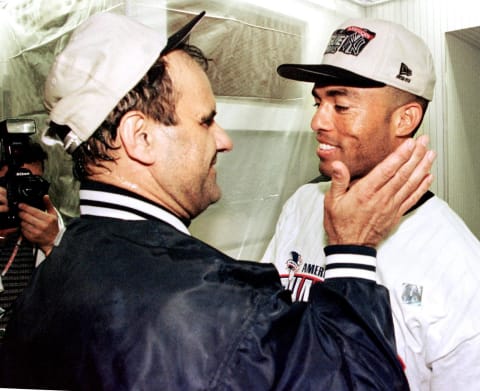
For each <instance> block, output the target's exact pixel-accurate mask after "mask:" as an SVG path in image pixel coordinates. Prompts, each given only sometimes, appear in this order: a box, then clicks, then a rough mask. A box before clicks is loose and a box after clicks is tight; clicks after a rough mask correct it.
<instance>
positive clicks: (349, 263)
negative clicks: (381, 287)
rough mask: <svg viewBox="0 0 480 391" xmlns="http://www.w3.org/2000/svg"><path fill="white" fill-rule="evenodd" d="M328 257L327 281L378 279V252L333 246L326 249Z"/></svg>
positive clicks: (358, 247)
mask: <svg viewBox="0 0 480 391" xmlns="http://www.w3.org/2000/svg"><path fill="white" fill-rule="evenodd" d="M324 251H325V255H326V266H325V279H329V278H347V277H355V278H363V279H367V280H372V281H376V279H377V273H376V270H377V258H376V256H377V250H375V249H374V248H372V247H365V246H356V245H333V246H327V247H325V249H324Z"/></svg>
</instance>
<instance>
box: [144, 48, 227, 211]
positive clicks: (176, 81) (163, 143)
mask: <svg viewBox="0 0 480 391" xmlns="http://www.w3.org/2000/svg"><path fill="white" fill-rule="evenodd" d="M166 61H167V69H168V72H169V76H170V78H171V80H172V83H173V86H174V89H175V96H176V117H177V124H176V125H173V126H166V125H162V124H158V123H157V124H154V125H152V126H157V127H158V128H159V131H158V132H155V134H156V137H157V142H158V144H157V145H158V155H157V156H158V159H157V163H156V164H155V166H154V167H152V170H154V173H153V175H154V177H156V178H157V179H158V182H159V183H161V186H162V188H163V190H164V191H165V192H166V193H168V195H169V197H171V199H173V200H174V202H175V203H176V204H177V206H178V208H176V209H177V210H176V212H177V214H179V215H181V216H183V217H188V218H193V217H195V216H197V215H198V214H199V213H201V212H202V211H203V210H204V209H206V208H207V207H208V206H209V205H210V204H211V203H213V202H216V201H217V200H218V199H219V198H220V196H221V191H220V188H219V186H218V184H217V182H216V169H215V166H214V165H215V163H216V160H217V153H218V152H226V151H230V150H231V149H232V147H233V146H232V142H231V140H230V138H229V137H228V135H227V134H226V133H225V131H224V130H223V129H222V128H221V127H220V126H219V125H218V124H217V123H216V122H215V115H216V104H215V98H214V95H213V92H212V89H211V86H210V82H209V80H208V78H207V75H206V74H205V72H204V71H203V69H202V68H201V67H200V66H199V65H198V64H197V63H196V62H195V61H194V60H193V59H192V58H191V57H189V56H188V55H187V54H186V53H184V52H182V51H174V52H172V53H170V54H168V55H167V56H166Z"/></svg>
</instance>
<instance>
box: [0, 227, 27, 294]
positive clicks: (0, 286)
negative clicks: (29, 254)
mask: <svg viewBox="0 0 480 391" xmlns="http://www.w3.org/2000/svg"><path fill="white" fill-rule="evenodd" d="M22 241H23V235H22V234H20V236H19V237H18V239H17V242H16V243H15V246H14V247H13V250H12V253H11V254H10V258H8V261H7V264H6V265H5V267H4V268H3V270H2V273H1V274H0V293H1V292H3V291H4V290H5V288H4V287H3V283H2V277H5V275H6V274H7V272H8V269H10V266H12V263H13V261H14V260H15V257H16V256H17V253H18V249H19V248H20V246H21V245H22Z"/></svg>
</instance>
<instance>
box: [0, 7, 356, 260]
mask: <svg viewBox="0 0 480 391" xmlns="http://www.w3.org/2000/svg"><path fill="white" fill-rule="evenodd" d="M324 3H326V4H329V6H328V7H326V6H322V5H312V3H311V2H310V1H306V0H283V1H281V2H279V1H267V0H259V1H256V2H253V1H250V0H237V1H230V2H226V1H220V0H216V1H211V0H210V1H206V0H205V1H191V0H183V1H182V0H175V1H166V0H165V1H160V0H146V1H139V0H131V1H115V0H102V1H100V0H78V1H73V0H70V1H68V0H67V1H66V0H57V1H55V0H53V1H52V0H15V1H9V0H6V1H5V0H3V1H1V2H0V82H1V84H0V119H4V118H11V117H26V118H34V119H35V120H36V122H37V128H38V133H40V132H41V131H42V130H43V129H44V128H45V127H46V121H47V116H46V113H45V111H44V107H43V102H42V95H43V84H44V81H45V77H46V75H47V72H48V70H49V68H50V66H51V64H52V62H53V59H54V57H55V55H56V54H57V53H59V52H60V51H61V49H62V48H63V47H64V46H65V44H66V42H68V38H69V36H70V34H71V32H72V31H73V30H74V29H75V28H76V27H77V26H78V25H79V24H81V23H82V22H83V21H84V20H85V19H86V18H87V17H88V16H90V15H92V14H94V13H97V12H104V11H111V12H117V13H123V14H127V15H129V16H131V17H134V18H135V19H137V20H139V21H141V22H142V23H144V24H146V25H149V26H151V27H153V28H156V29H160V28H164V22H165V21H166V22H167V29H168V31H169V32H172V31H174V30H175V29H176V28H178V26H179V25H181V24H183V23H184V22H185V21H186V20H188V19H189V18H191V17H192V15H194V14H197V13H198V12H200V11H202V10H206V12H207V17H206V18H205V20H204V21H202V23H200V25H199V26H197V28H196V29H195V30H194V32H193V34H192V36H191V41H190V42H191V43H192V44H195V45H197V46H199V47H200V48H201V49H202V50H203V51H204V52H205V54H206V55H207V57H208V58H210V59H211V61H210V67H209V71H208V74H209V77H210V79H211V81H212V86H213V89H214V92H215V94H216V96H217V98H218V99H217V101H218V102H217V111H218V117H217V119H218V122H219V123H220V125H221V126H223V127H224V128H225V129H226V130H227V132H228V133H229V134H230V136H231V137H232V139H233V141H234V150H233V151H232V152H230V153H228V154H222V155H221V156H219V160H218V163H217V171H218V182H219V183H220V185H221V187H222V189H223V198H222V199H221V200H220V201H219V202H218V203H217V204H215V205H212V206H211V207H210V208H209V209H208V210H207V211H206V212H204V213H203V214H202V215H201V216H199V217H198V218H197V219H195V220H194V221H193V223H192V225H191V231H192V233H193V234H194V235H196V236H198V237H200V238H201V239H203V240H205V241H206V242H208V243H210V244H212V245H214V246H216V247H219V248H220V249H222V250H224V251H226V252H227V253H229V254H230V255H232V256H234V257H237V258H243V259H259V258H260V257H261V255H262V253H263V251H264V249H265V247H266V245H267V243H268V241H269V239H270V237H271V235H272V233H273V229H274V226H275V222H276V219H277V217H278V215H279V213H280V208H281V206H282V205H283V203H284V202H285V200H286V199H287V198H288V197H289V196H290V195H291V194H292V193H293V192H294V191H295V190H296V188H298V186H300V185H301V184H303V183H306V182H308V181H309V180H311V179H313V178H314V177H316V176H317V175H318V171H317V166H318V161H317V158H316V156H315V145H316V141H315V138H314V136H313V133H312V132H311V130H310V127H309V122H310V118H311V115H312V114H313V110H314V109H313V107H312V104H313V100H312V98H311V93H310V91H311V88H312V86H311V85H310V86H309V85H307V84H306V83H297V82H292V81H288V80H283V79H282V78H280V77H279V76H278V75H277V74H276V67H277V66H278V65H279V64H281V63H286V62H315V61H319V59H320V58H321V55H322V52H323V48H324V47H325V45H326V42H327V40H328V37H329V35H330V33H331V31H332V29H333V28H334V27H335V26H337V25H338V24H339V23H340V22H341V21H342V20H343V19H345V18H347V17H352V16H360V15H361V14H360V12H361V11H359V10H356V9H353V8H352V6H351V5H350V7H346V8H342V5H343V1H342V0H335V1H333V2H332V1H329V2H328V1H325V2H324ZM38 133H37V135H35V137H37V138H38V136H39V134H38ZM48 154H49V159H48V163H47V167H46V177H47V179H49V180H50V181H51V183H52V186H51V190H50V195H51V197H52V199H53V202H54V203H55V205H56V206H57V207H58V208H59V210H60V211H61V213H62V214H63V215H64V216H65V217H66V219H67V220H68V219H69V218H71V217H74V216H76V215H77V214H78V194H77V190H78V183H76V181H75V180H74V179H73V177H72V175H71V162H70V158H69V156H68V155H66V154H65V153H64V152H63V150H62V149H61V148H60V147H59V146H49V147H48ZM321 224H322V222H319V226H320V225H321Z"/></svg>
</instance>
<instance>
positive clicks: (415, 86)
mask: <svg viewBox="0 0 480 391" xmlns="http://www.w3.org/2000/svg"><path fill="white" fill-rule="evenodd" d="M277 72H278V74H279V75H280V76H283V77H285V78H287V79H293V80H299V81H308V82H313V83H315V84H318V85H344V86H353V87H382V86H385V85H389V86H392V87H396V88H398V89H400V90H404V91H408V92H410V93H412V94H414V95H417V96H421V97H423V98H425V99H427V100H429V101H431V100H432V98H433V90H434V87H435V69H434V66H433V59H432V55H431V53H430V50H429V49H428V47H427V45H426V44H425V42H424V41H423V40H422V39H421V38H420V37H418V36H417V35H415V34H413V33H412V32H411V31H409V30H407V29H406V28H405V27H403V26H402V25H400V24H396V23H392V22H387V21H384V20H376V19H350V20H347V21H346V22H344V23H342V24H341V25H340V26H339V27H338V28H337V30H335V31H334V32H333V34H332V36H331V37H330V42H329V43H328V45H327V48H326V50H325V53H324V55H323V59H322V63H321V64H315V65H313V64H312V65H304V64H282V65H280V66H279V67H278V68H277Z"/></svg>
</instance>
